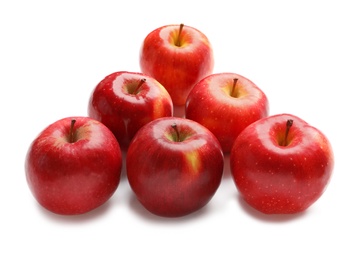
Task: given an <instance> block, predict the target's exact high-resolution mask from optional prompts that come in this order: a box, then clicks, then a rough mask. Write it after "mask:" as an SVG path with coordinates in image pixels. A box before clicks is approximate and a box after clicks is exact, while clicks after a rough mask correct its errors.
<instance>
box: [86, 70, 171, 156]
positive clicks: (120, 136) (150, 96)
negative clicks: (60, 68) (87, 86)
mask: <svg viewBox="0 0 361 260" xmlns="http://www.w3.org/2000/svg"><path fill="white" fill-rule="evenodd" d="M142 79H145V80H146V81H145V82H144V83H143V84H141V86H140V87H139V89H138V90H137V91H136V92H134V91H135V89H136V87H137V86H138V84H139V83H140V82H141V80H142ZM88 115H89V117H91V118H94V119H96V120H98V121H100V122H102V123H103V124H104V125H106V126H107V127H108V128H109V129H110V130H111V131H112V132H113V134H114V135H115V137H116V138H117V140H118V142H119V144H120V146H121V148H122V149H123V150H127V148H128V146H129V143H130V141H131V139H132V138H133V137H134V135H135V133H136V132H137V131H138V130H139V128H141V127H142V126H143V125H145V124H146V123H148V122H150V121H152V120H154V119H156V118H160V117H166V116H172V115H173V103H172V99H171V97H170V95H169V93H168V92H167V90H166V89H165V88H164V87H163V86H162V85H161V84H160V83H159V82H158V81H157V80H155V79H154V78H152V77H150V76H147V75H144V74H142V73H138V72H127V71H119V72H114V73H112V74H110V75H108V76H107V77H105V78H104V79H103V80H102V81H101V82H99V84H98V85H97V86H96V87H95V89H94V90H93V93H92V94H91V97H90V100H89V104H88Z"/></svg>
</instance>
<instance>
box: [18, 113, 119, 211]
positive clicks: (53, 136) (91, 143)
mask: <svg viewBox="0 0 361 260" xmlns="http://www.w3.org/2000/svg"><path fill="white" fill-rule="evenodd" d="M72 119H75V120H76V122H75V124H74V127H73V133H74V142H71V141H70V129H71V121H72ZM121 169H122V153H121V149H120V147H119V144H118V142H117V140H116V138H115V137H114V135H113V133H112V132H111V131H110V130H109V129H108V128H107V127H106V126H105V125H103V124H102V123H100V122H98V121H96V120H93V119H91V118H88V117H71V118H70V117H69V118H63V119H60V120H58V121H56V122H54V123H52V124H51V125H49V126H48V127H46V128H45V129H44V130H43V131H42V132H40V134H39V135H38V136H37V137H36V138H35V139H34V140H33V142H32V143H31V145H30V147H29V149H28V152H27V155H26V159H25V173H26V180H27V183H28V186H29V188H30V190H31V192H32V194H33V195H34V197H35V199H36V200H37V201H38V202H39V204H40V205H42V206H43V207H44V208H46V209H47V210H49V211H51V212H53V213H56V214H61V215H78V214H83V213H86V212H89V211H91V210H93V209H95V208H97V207H99V206H101V205H102V204H104V203H105V202H106V201H107V200H108V199H109V198H110V197H111V196H112V195H113V193H114V192H115V190H116V189H117V187H118V185H119V181H120V175H121Z"/></svg>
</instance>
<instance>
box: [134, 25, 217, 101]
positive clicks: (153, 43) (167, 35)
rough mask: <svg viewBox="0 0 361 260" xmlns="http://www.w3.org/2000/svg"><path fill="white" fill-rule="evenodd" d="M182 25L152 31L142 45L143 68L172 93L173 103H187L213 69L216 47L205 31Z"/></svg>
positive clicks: (145, 72) (142, 69) (141, 65)
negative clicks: (200, 81)
mask: <svg viewBox="0 0 361 260" xmlns="http://www.w3.org/2000/svg"><path fill="white" fill-rule="evenodd" d="M179 30H180V25H165V26H162V27H159V28H157V29H155V30H153V31H152V32H150V33H149V34H148V35H147V36H146V38H145V39H144V41H143V43H142V46H141V48H140V68H141V71H142V72H143V73H144V74H147V75H150V76H152V77H153V78H155V79H157V80H158V81H159V82H160V83H161V84H162V85H163V86H164V87H165V88H166V89H167V90H168V92H169V94H170V96H171V97H172V100H173V104H174V105H176V106H184V104H185V101H186V98H187V96H188V94H189V92H190V90H191V89H192V88H193V86H194V85H195V84H196V83H197V82H198V81H199V80H200V79H202V78H204V77H205V76H207V75H209V74H211V73H212V71H213V67H214V57H213V48H212V46H211V44H210V42H209V40H208V38H207V37H206V35H204V34H203V33H202V32H201V31H199V30H197V29H195V28H193V27H190V26H186V25H184V26H183V29H182V30H181V36H180V44H179V45H180V46H177V38H178V34H179Z"/></svg>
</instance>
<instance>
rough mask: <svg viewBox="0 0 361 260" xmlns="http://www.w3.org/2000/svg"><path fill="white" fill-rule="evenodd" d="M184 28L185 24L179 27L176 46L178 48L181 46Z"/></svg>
mask: <svg viewBox="0 0 361 260" xmlns="http://www.w3.org/2000/svg"><path fill="white" fill-rule="evenodd" d="M183 26H184V24H182V23H181V24H180V25H179V31H178V37H177V41H176V42H175V45H176V46H178V47H180V46H181V37H180V36H181V33H182V30H183Z"/></svg>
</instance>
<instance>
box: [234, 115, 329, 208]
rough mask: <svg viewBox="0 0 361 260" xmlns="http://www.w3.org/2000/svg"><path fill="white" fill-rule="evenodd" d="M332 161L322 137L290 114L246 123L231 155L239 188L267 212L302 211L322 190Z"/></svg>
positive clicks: (327, 146) (324, 139)
mask: <svg viewBox="0 0 361 260" xmlns="http://www.w3.org/2000/svg"><path fill="white" fill-rule="evenodd" d="M333 165H334V156H333V151H332V147H331V144H330V142H329V140H328V139H327V138H326V136H325V135H324V134H323V133H322V132H321V131H320V130H318V129H317V128H315V127H313V126H311V125H309V124H308V123H306V122H305V121H304V120H302V119H300V118H299V117H296V116H294V115H290V114H278V115H273V116H270V117H267V118H264V119H261V120H259V121H257V122H255V123H253V124H251V125H250V126H248V127H247V128H246V129H245V130H244V131H243V132H242V133H241V134H240V135H239V137H238V138H237V139H236V141H235V144H234V146H233V148H232V151H231V154H230V166H231V172H232V176H233V179H234V181H235V184H236V187H237V188H238V191H239V192H240V194H241V196H242V197H243V199H244V200H245V201H246V202H247V203H248V204H249V205H251V206H252V207H254V208H255V209H257V210H259V211H261V212H263V213H266V214H292V213H299V212H302V211H304V210H306V209H307V208H308V207H310V206H311V205H312V204H313V203H314V202H315V201H316V200H317V199H318V198H319V197H320V196H321V195H322V194H323V192H324V191H325V189H326V187H327V185H328V183H329V181H330V178H331V175H332V170H333Z"/></svg>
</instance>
